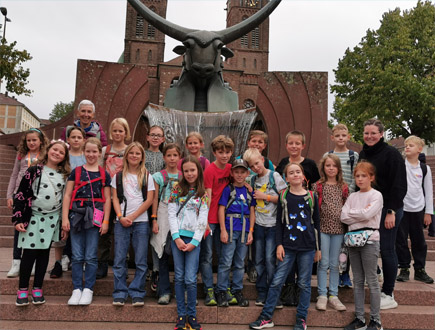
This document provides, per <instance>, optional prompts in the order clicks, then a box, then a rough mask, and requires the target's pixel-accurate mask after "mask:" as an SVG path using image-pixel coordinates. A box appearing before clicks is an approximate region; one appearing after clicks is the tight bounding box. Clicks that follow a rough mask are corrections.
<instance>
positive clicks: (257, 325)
mask: <svg viewBox="0 0 435 330" xmlns="http://www.w3.org/2000/svg"><path fill="white" fill-rule="evenodd" d="M274 326H275V324H273V322H272V319H269V318H267V317H264V316H263V315H260V316H259V317H258V319H257V321H254V322H252V323H250V324H249V328H251V329H266V328H273V327H274Z"/></svg>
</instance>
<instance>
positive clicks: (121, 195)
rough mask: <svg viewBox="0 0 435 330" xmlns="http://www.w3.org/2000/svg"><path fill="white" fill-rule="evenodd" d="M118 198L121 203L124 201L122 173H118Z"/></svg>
mask: <svg viewBox="0 0 435 330" xmlns="http://www.w3.org/2000/svg"><path fill="white" fill-rule="evenodd" d="M116 196H117V197H118V200H119V203H122V202H123V201H124V186H123V185H122V171H120V172H118V173H116Z"/></svg>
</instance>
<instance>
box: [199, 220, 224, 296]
mask: <svg viewBox="0 0 435 330" xmlns="http://www.w3.org/2000/svg"><path fill="white" fill-rule="evenodd" d="M209 226H210V229H211V231H212V233H213V234H212V235H208V236H207V237H206V238H205V239H203V240H202V241H201V254H200V258H199V270H200V271H201V278H202V282H203V283H204V290H205V291H207V290H208V289H210V288H213V265H212V263H213V245H214V247H215V251H216V254H217V260H219V256H220V251H221V237H220V236H221V229H220V227H219V224H218V223H209Z"/></svg>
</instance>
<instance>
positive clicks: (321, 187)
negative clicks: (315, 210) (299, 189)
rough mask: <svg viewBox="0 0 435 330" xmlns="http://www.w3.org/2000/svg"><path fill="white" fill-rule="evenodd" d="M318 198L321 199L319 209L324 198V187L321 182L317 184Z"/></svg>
mask: <svg viewBox="0 0 435 330" xmlns="http://www.w3.org/2000/svg"><path fill="white" fill-rule="evenodd" d="M316 186H317V189H316V190H317V196H318V199H319V208H320V207H321V206H322V198H323V185H322V184H321V183H320V182H317V185H316Z"/></svg>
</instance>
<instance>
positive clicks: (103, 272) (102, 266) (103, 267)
mask: <svg viewBox="0 0 435 330" xmlns="http://www.w3.org/2000/svg"><path fill="white" fill-rule="evenodd" d="M108 269H109V264H108V263H107V262H99V263H98V269H97V280H100V279H102V278H105V277H107V270H108Z"/></svg>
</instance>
